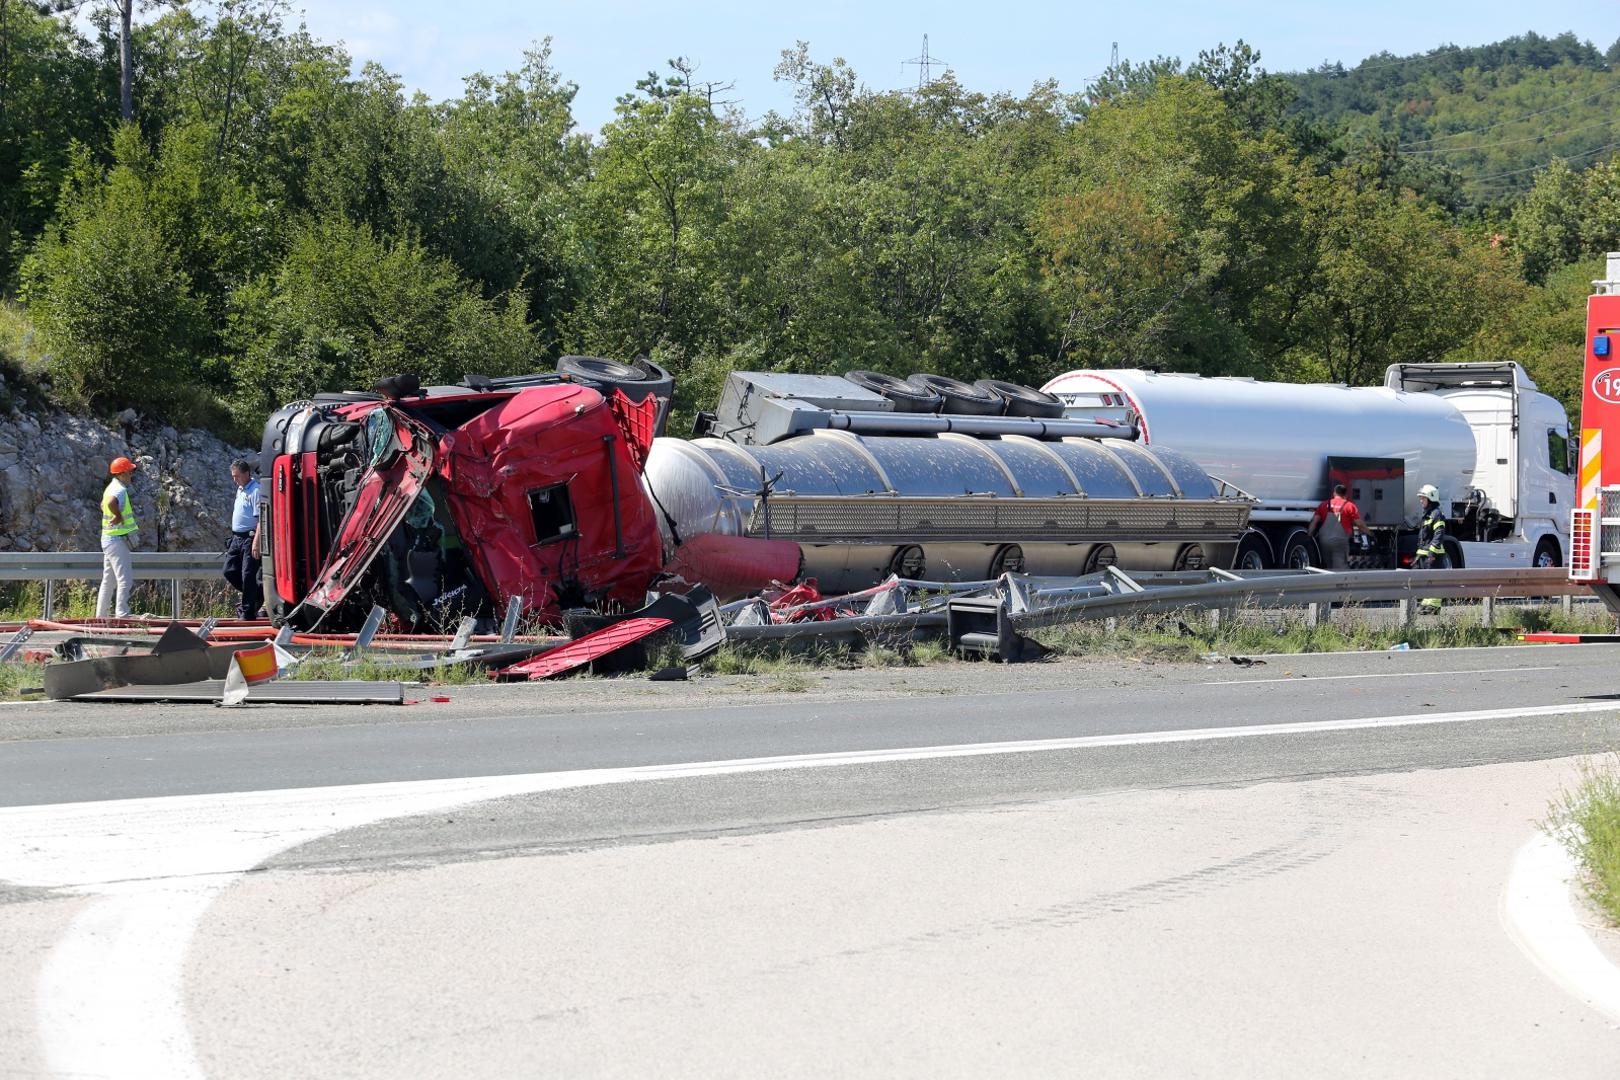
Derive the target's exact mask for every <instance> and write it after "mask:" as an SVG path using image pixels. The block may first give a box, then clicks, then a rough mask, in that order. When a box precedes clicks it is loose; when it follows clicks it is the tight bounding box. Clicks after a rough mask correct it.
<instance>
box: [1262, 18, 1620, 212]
mask: <svg viewBox="0 0 1620 1080" xmlns="http://www.w3.org/2000/svg"><path fill="white" fill-rule="evenodd" d="M1288 81H1289V83H1290V84H1291V85H1292V86H1293V88H1294V90H1295V92H1296V93H1297V94H1298V100H1297V101H1296V102H1295V105H1294V109H1295V112H1296V113H1297V114H1298V115H1299V116H1301V117H1303V118H1305V119H1307V120H1308V121H1309V122H1310V123H1311V124H1313V125H1314V126H1316V127H1317V128H1319V129H1320V130H1321V131H1323V132H1324V133H1327V134H1328V135H1329V136H1330V137H1331V138H1333V139H1334V140H1335V141H1336V143H1337V144H1338V145H1339V146H1340V147H1343V148H1345V149H1349V150H1355V149H1358V148H1361V149H1366V148H1372V147H1377V148H1380V149H1382V150H1383V151H1384V152H1386V153H1389V154H1391V155H1393V156H1395V157H1396V158H1398V159H1399V161H1400V162H1401V166H1402V168H1401V171H1400V174H1399V175H1400V176H1401V178H1402V180H1403V181H1405V182H1406V183H1409V184H1413V185H1414V186H1416V187H1418V188H1419V189H1421V190H1423V191H1424V192H1425V193H1427V194H1429V195H1431V196H1432V197H1434V198H1437V199H1440V200H1441V201H1443V202H1445V203H1447V204H1448V205H1449V206H1451V207H1453V208H1478V207H1501V206H1507V205H1510V204H1511V203H1512V202H1513V201H1514V200H1515V199H1516V198H1517V197H1518V196H1519V195H1522V194H1523V193H1524V192H1525V191H1527V190H1528V189H1529V188H1530V186H1531V185H1532V184H1533V183H1534V181H1535V174H1536V171H1537V170H1538V169H1539V168H1540V167H1542V166H1544V165H1546V164H1547V163H1548V162H1550V161H1553V160H1555V159H1564V160H1567V161H1572V162H1574V163H1575V164H1577V165H1584V164H1590V163H1591V162H1592V161H1594V160H1597V159H1598V158H1599V157H1600V155H1605V154H1608V153H1609V152H1612V151H1613V150H1615V149H1616V148H1617V147H1620V93H1617V92H1620V41H1616V42H1615V43H1614V44H1613V45H1611V46H1610V47H1609V49H1608V51H1607V52H1606V53H1602V52H1598V51H1597V49H1595V48H1594V47H1593V46H1592V45H1591V44H1590V43H1587V42H1583V41H1580V40H1578V39H1577V38H1576V37H1575V36H1574V35H1573V34H1562V35H1560V36H1558V37H1556V38H1545V37H1541V36H1539V35H1536V34H1526V35H1524V36H1522V37H1516V38H1510V39H1508V40H1506V41H1499V42H1497V43H1495V44H1493V45H1481V46H1477V47H1473V48H1459V47H1458V46H1455V45H1446V46H1443V47H1441V48H1437V49H1434V50H1432V51H1430V52H1426V53H1421V54H1418V55H1415V56H1404V57H1401V56H1392V55H1390V54H1388V53H1381V54H1379V55H1377V56H1371V57H1368V58H1367V59H1366V60H1364V61H1362V62H1361V63H1359V64H1357V65H1355V66H1354V67H1351V68H1346V67H1344V66H1342V65H1338V64H1333V65H1326V66H1323V67H1320V68H1317V69H1316V70H1314V71H1311V72H1307V73H1304V74H1296V75H1290V76H1288Z"/></svg>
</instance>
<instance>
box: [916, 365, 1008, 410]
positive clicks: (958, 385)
mask: <svg viewBox="0 0 1620 1080" xmlns="http://www.w3.org/2000/svg"><path fill="white" fill-rule="evenodd" d="M906 381H907V382H908V383H910V384H911V385H912V386H915V387H917V388H918V389H919V390H932V391H933V392H934V393H936V394H938V395H939V399H940V401H941V402H942V403H943V407H942V408H941V410H940V411H941V412H944V413H948V414H950V415H953V416H1000V415H1001V413H1002V410H1004V409H1005V408H1006V407H1007V402H1006V399H1004V398H1003V397H1002V396H1001V395H1000V394H998V393H996V392H995V391H994V390H986V389H985V388H984V387H982V386H975V385H974V384H973V383H965V382H963V381H962V380H961V379H950V378H946V377H945V376H944V375H926V374H917V375H913V376H912V377H911V378H909V379H907V380H906Z"/></svg>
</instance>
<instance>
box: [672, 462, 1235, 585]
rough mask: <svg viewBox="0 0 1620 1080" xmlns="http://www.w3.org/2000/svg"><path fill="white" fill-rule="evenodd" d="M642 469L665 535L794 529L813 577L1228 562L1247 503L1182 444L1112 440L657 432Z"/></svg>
mask: <svg viewBox="0 0 1620 1080" xmlns="http://www.w3.org/2000/svg"><path fill="white" fill-rule="evenodd" d="M645 482H646V485H647V488H648V490H649V493H650V494H651V495H652V497H653V498H654V499H655V500H656V502H657V504H658V506H659V507H660V509H661V512H662V516H663V519H664V523H665V528H666V539H667V540H669V541H671V542H672V543H676V544H678V543H680V542H682V541H684V540H685V539H688V538H690V537H692V536H695V535H698V534H702V533H717V534H721V535H726V536H738V537H756V538H757V537H764V536H775V537H777V538H783V539H786V538H791V539H793V540H795V541H796V542H798V543H799V545H800V547H801V549H802V551H803V555H804V567H805V573H806V574H807V575H808V576H810V577H814V578H816V579H817V580H818V581H819V583H820V585H821V587H822V589H823V590H824V591H826V590H832V591H843V590H846V589H858V588H864V587H866V586H868V585H871V584H874V583H875V582H877V581H880V580H882V579H883V577H885V576H886V575H887V574H888V573H890V572H891V571H892V570H895V569H897V568H899V567H900V566H901V565H905V566H906V567H907V571H908V572H907V573H906V574H905V575H904V576H911V577H928V578H935V579H940V580H949V579H956V580H960V579H964V578H981V577H985V576H993V573H999V572H1000V571H999V569H998V567H999V568H1012V567H1010V566H1009V565H1008V563H1007V560H1008V557H1009V552H1010V551H1013V550H1016V559H1017V561H1018V563H1019V564H1021V565H1022V567H1023V568H1024V569H1026V570H1028V571H1029V572H1032V573H1051V574H1078V573H1081V572H1082V571H1083V570H1084V569H1085V568H1086V566H1087V563H1088V560H1089V561H1092V562H1095V561H1097V559H1098V558H1101V559H1102V560H1103V562H1104V563H1105V564H1106V562H1107V561H1111V560H1113V559H1117V561H1118V562H1119V563H1120V564H1121V565H1122V566H1132V567H1135V568H1138V569H1170V568H1171V567H1172V566H1173V565H1174V563H1175V562H1176V560H1177V558H1178V556H1180V555H1183V553H1184V552H1185V551H1186V549H1187V547H1188V543H1187V542H1184V541H1196V542H1203V543H1205V544H1206V546H1208V547H1209V549H1210V550H1209V552H1208V556H1207V561H1208V562H1209V563H1210V564H1211V565H1225V563H1224V562H1222V561H1221V560H1222V558H1223V556H1224V557H1229V555H1230V550H1229V547H1224V546H1223V545H1226V544H1227V542H1228V541H1231V540H1233V539H1235V537H1236V535H1237V533H1238V532H1241V529H1242V522H1243V521H1244V520H1246V518H1247V506H1246V504H1245V505H1242V506H1238V505H1235V504H1232V503H1230V502H1222V501H1221V500H1219V499H1218V498H1217V491H1216V487H1215V485H1214V483H1212V482H1211V480H1210V479H1209V477H1208V475H1207V474H1205V472H1204V471H1203V470H1202V469H1200V468H1199V467H1198V466H1197V465H1196V464H1194V463H1193V462H1192V461H1191V460H1190V459H1188V458H1187V457H1185V456H1184V455H1181V454H1179V453H1177V452H1175V451H1173V450H1160V449H1158V448H1154V449H1151V450H1150V449H1148V448H1146V447H1143V446H1140V445H1138V444H1136V443H1133V442H1129V441H1125V440H1121V439H1066V440H1061V441H1043V440H1036V439H1031V438H1026V437H1023V436H1003V437H999V438H973V437H970V436H965V435H955V434H945V435H939V436H924V437H918V436H876V435H870V436H863V435H856V434H853V433H850V432H845V431H830V430H818V431H815V432H813V433H812V434H808V435H802V436H796V437H793V438H790V439H787V440H784V441H782V442H777V443H773V444H771V445H768V446H739V445H736V444H734V443H731V442H726V441H724V440H721V439H694V440H680V439H658V440H655V441H654V443H653V448H652V452H651V453H650V454H649V456H648V461H647V466H646V470H645ZM1178 515H1179V518H1178ZM1240 518H1241V519H1242V520H1239V519H1240ZM1234 523H1235V526H1234ZM1048 541H1057V542H1048ZM918 560H920V564H919V562H918ZM919 565H920V572H918V568H919Z"/></svg>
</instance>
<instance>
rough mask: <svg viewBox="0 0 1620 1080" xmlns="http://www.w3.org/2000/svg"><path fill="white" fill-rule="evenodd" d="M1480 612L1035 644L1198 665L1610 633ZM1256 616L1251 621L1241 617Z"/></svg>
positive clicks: (1082, 628)
mask: <svg viewBox="0 0 1620 1080" xmlns="http://www.w3.org/2000/svg"><path fill="white" fill-rule="evenodd" d="M1477 611H1478V608H1477V607H1473V606H1469V607H1466V608H1462V609H1461V611H1460V614H1461V615H1462V618H1460V619H1454V618H1451V617H1449V615H1448V616H1444V617H1419V618H1418V619H1417V620H1416V621H1414V622H1413V623H1412V624H1411V625H1410V626H1404V627H1403V626H1398V625H1391V624H1384V623H1381V622H1375V621H1369V620H1368V619H1367V618H1365V617H1364V615H1366V614H1368V612H1363V611H1361V610H1358V609H1356V608H1354V607H1349V606H1346V607H1341V608H1338V609H1336V610H1335V611H1334V613H1333V616H1332V618H1331V619H1329V620H1328V621H1325V622H1323V623H1320V624H1319V625H1317V626H1307V625H1306V624H1305V620H1304V618H1303V617H1301V616H1298V615H1294V614H1288V615H1286V616H1278V617H1276V618H1273V619H1264V618H1253V617H1238V618H1226V619H1222V620H1221V621H1220V622H1219V623H1216V622H1214V621H1212V620H1211V619H1210V617H1209V614H1208V613H1207V612H1204V611H1202V610H1197V611H1191V610H1190V611H1182V612H1174V613H1170V614H1166V615H1151V616H1142V617H1140V618H1133V619H1120V620H1118V623H1117V624H1116V625H1115V626H1114V627H1112V628H1110V627H1109V626H1108V625H1107V624H1105V623H1102V622H1085V623H1075V624H1072V625H1069V626H1062V627H1054V628H1052V629H1050V630H1041V631H1036V632H1035V633H1034V634H1033V635H1031V636H1033V637H1034V638H1035V639H1036V640H1038V641H1039V642H1040V643H1041V644H1042V645H1045V646H1046V647H1047V648H1049V649H1051V650H1052V651H1053V652H1055V653H1057V654H1058V655H1060V656H1102V657H1115V658H1118V659H1146V660H1167V661H1187V662H1190V661H1194V660H1198V659H1200V658H1201V657H1204V656H1207V655H1209V654H1210V653H1219V654H1221V655H1226V656H1230V655H1233V654H1238V655H1264V654H1266V653H1317V652H1368V651H1379V650H1383V649H1388V648H1390V647H1391V646H1394V645H1399V644H1401V643H1403V642H1404V643H1405V644H1407V645H1408V646H1409V647H1411V648H1414V649H1445V648H1459V647H1466V646H1485V645H1516V644H1518V634H1519V633H1523V632H1527V631H1542V630H1546V631H1554V632H1558V633H1589V634H1598V633H1612V632H1613V631H1614V623H1613V620H1611V619H1608V618H1606V617H1603V616H1582V615H1575V616H1572V617H1565V616H1564V614H1563V613H1562V612H1561V611H1558V610H1556V609H1552V610H1548V609H1545V608H1513V609H1501V608H1499V609H1498V610H1497V625H1496V626H1494V627H1490V626H1481V625H1480V624H1479V623H1478V622H1476V621H1473V620H1474V617H1475V614H1476V612H1477ZM1241 614H1247V615H1253V614H1254V613H1240V615H1241Z"/></svg>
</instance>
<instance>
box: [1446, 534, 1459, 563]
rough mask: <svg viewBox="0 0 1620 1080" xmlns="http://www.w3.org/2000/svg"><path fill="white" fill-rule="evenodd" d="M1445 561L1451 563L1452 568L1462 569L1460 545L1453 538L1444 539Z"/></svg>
mask: <svg viewBox="0 0 1620 1080" xmlns="http://www.w3.org/2000/svg"><path fill="white" fill-rule="evenodd" d="M1446 561H1447V562H1449V563H1450V564H1451V569H1453V570H1461V569H1463V554H1462V545H1461V544H1459V543H1457V541H1455V540H1447V541H1446Z"/></svg>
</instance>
